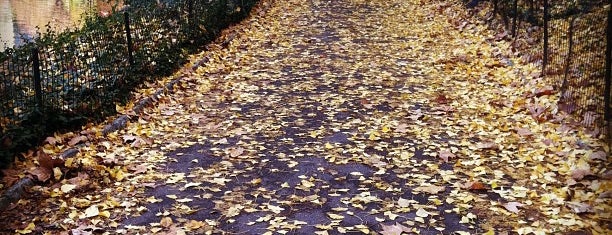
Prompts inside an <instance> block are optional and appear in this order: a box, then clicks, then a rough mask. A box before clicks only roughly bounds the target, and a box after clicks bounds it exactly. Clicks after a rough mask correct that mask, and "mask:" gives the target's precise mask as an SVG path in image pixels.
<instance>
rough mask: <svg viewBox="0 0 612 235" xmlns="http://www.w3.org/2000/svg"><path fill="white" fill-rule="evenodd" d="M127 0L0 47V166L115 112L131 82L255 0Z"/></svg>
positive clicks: (179, 55) (155, 73)
mask: <svg viewBox="0 0 612 235" xmlns="http://www.w3.org/2000/svg"><path fill="white" fill-rule="evenodd" d="M126 2H127V1H126ZM133 2H135V3H132V4H131V5H130V6H129V7H127V8H125V9H123V10H122V11H121V12H119V11H118V12H115V13H113V14H111V15H109V16H107V17H93V18H87V19H86V20H85V23H84V25H83V26H82V27H81V28H79V29H74V30H67V31H64V32H61V33H53V32H51V31H48V32H47V33H45V34H43V35H41V36H40V37H38V38H37V39H35V40H34V41H32V42H28V43H26V44H24V45H23V46H20V47H18V48H9V49H6V50H5V51H4V52H0V168H1V167H2V166H4V165H6V164H8V163H9V162H10V161H12V158H13V155H14V154H15V153H16V152H19V151H22V150H24V149H27V148H29V147H30V146H31V145H33V144H36V142H37V141H40V139H41V138H43V137H44V136H45V135H47V134H49V133H52V132H54V131H57V130H60V129H65V128H70V127H71V126H74V127H76V126H81V125H82V124H83V123H84V122H87V121H92V120H97V119H100V118H102V117H104V116H107V115H109V114H112V113H114V109H115V107H114V106H115V105H114V104H115V103H117V102H120V101H122V100H125V98H126V96H127V94H129V91H130V89H132V88H134V87H135V86H137V85H138V84H141V83H142V81H143V80H146V79H151V78H154V77H159V76H162V75H168V74H170V73H171V72H172V71H174V70H175V69H176V68H177V67H178V66H179V65H180V64H181V62H183V61H184V60H185V58H186V55H187V52H189V50H193V49H195V48H198V47H199V46H201V45H203V44H205V43H207V42H208V41H210V40H212V39H213V38H214V37H215V36H216V35H217V34H218V33H219V32H220V31H221V29H223V28H225V27H227V26H228V25H229V24H230V23H232V22H236V21H238V20H240V19H242V18H244V17H245V16H247V14H248V12H249V11H250V9H251V8H252V7H253V6H254V5H255V3H256V2H257V0H211V1H197V0H174V1H162V2H159V1H152V0H149V1H147V0H142V1H133ZM136 2H137V3H136Z"/></svg>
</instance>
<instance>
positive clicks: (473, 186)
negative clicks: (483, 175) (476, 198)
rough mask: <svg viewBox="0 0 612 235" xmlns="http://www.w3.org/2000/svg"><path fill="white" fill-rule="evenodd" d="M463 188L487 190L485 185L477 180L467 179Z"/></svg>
mask: <svg viewBox="0 0 612 235" xmlns="http://www.w3.org/2000/svg"><path fill="white" fill-rule="evenodd" d="M463 188H465V189H469V190H474V191H482V190H487V186H486V185H485V184H483V183H481V182H478V181H468V182H467V183H465V184H464V185H463Z"/></svg>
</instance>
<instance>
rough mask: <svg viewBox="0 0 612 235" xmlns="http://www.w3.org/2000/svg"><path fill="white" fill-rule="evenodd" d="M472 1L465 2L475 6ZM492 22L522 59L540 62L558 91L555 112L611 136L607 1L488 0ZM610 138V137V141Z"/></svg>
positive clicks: (599, 133) (545, 73)
mask: <svg viewBox="0 0 612 235" xmlns="http://www.w3.org/2000/svg"><path fill="white" fill-rule="evenodd" d="M478 2H485V1H478V0H472V1H471V2H470V3H469V4H468V5H469V6H475V5H477V4H478ZM486 2H488V4H491V5H492V7H491V9H493V10H492V11H493V12H492V13H493V14H492V15H493V16H495V17H491V18H490V19H491V20H492V21H498V22H497V23H498V24H500V25H503V26H504V27H505V29H506V30H507V31H508V32H509V35H510V38H511V40H512V42H513V45H514V46H515V48H518V49H521V50H522V55H523V58H524V59H525V60H527V61H530V62H535V63H540V64H541V66H542V74H543V75H544V76H545V78H546V80H547V81H549V82H550V85H552V86H553V87H554V88H555V89H556V90H557V91H559V92H560V99H559V102H558V107H559V111H563V112H566V113H568V114H571V115H572V116H573V117H574V118H575V119H576V120H577V122H579V123H581V124H582V125H583V126H585V127H587V129H588V130H590V132H591V134H593V135H600V136H602V137H604V136H605V137H607V139H608V141H610V139H611V138H612V125H611V124H612V123H611V122H612V116H611V115H612V114H611V111H612V107H611V105H610V101H611V99H612V94H611V92H610V79H611V78H610V64H611V59H610V57H611V55H610V53H611V52H610V46H611V45H610V44H611V43H610V34H611V33H612V32H611V30H610V23H609V20H610V14H611V9H610V2H609V1H607V0H572V1H568V0H491V1H486ZM609 143H612V142H609Z"/></svg>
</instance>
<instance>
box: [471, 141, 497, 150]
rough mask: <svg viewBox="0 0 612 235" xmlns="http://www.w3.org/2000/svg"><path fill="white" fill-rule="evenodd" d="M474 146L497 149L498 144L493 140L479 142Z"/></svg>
mask: <svg viewBox="0 0 612 235" xmlns="http://www.w3.org/2000/svg"><path fill="white" fill-rule="evenodd" d="M476 148H479V149H499V146H497V144H496V143H495V142H491V141H487V142H480V143H478V144H476Z"/></svg>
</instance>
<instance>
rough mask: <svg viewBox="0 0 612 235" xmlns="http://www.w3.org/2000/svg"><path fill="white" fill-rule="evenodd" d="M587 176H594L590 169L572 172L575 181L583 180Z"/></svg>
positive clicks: (579, 169)
mask: <svg viewBox="0 0 612 235" xmlns="http://www.w3.org/2000/svg"><path fill="white" fill-rule="evenodd" d="M587 175H593V173H592V172H591V169H590V168H578V169H575V170H573V171H572V178H573V179H574V180H582V179H583V178H584V177H585V176H587Z"/></svg>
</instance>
